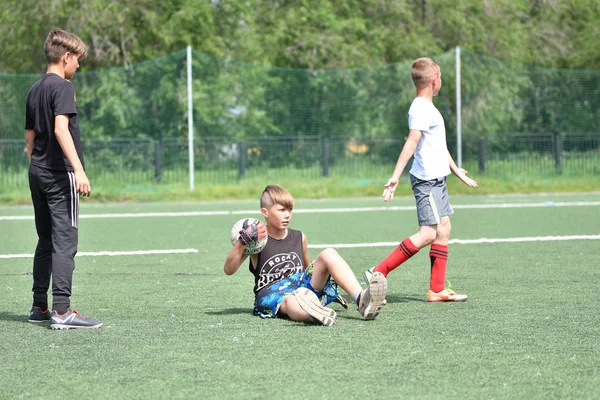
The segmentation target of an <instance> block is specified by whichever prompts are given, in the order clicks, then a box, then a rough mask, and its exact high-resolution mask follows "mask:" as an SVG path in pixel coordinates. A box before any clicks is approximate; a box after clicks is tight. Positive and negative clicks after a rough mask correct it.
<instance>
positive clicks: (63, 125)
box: [54, 114, 92, 196]
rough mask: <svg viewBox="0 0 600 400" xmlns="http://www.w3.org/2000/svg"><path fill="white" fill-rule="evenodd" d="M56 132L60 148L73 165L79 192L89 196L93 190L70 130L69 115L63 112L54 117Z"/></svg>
mask: <svg viewBox="0 0 600 400" xmlns="http://www.w3.org/2000/svg"><path fill="white" fill-rule="evenodd" d="M54 133H55V134H56V139H57V140H58V143H59V144H60V148H61V149H62V151H63V153H65V156H66V157H67V160H69V162H70V163H71V166H72V167H73V172H74V173H75V185H76V186H77V193H79V194H82V195H84V196H89V195H90V193H91V192H92V187H91V185H90V181H89V179H88V177H87V175H86V174H85V171H84V170H83V165H81V161H80V160H79V156H78V155H77V150H75V144H74V143H73V137H71V132H69V116H68V115H62V114H61V115H57V116H56V117H55V118H54Z"/></svg>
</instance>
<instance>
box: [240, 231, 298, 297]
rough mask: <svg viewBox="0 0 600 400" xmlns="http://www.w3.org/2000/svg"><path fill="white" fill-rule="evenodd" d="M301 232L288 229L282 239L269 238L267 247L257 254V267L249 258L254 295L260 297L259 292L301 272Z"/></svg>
mask: <svg viewBox="0 0 600 400" xmlns="http://www.w3.org/2000/svg"><path fill="white" fill-rule="evenodd" d="M302 254H303V252H302V231H299V230H296V229H291V228H288V232H287V236H286V237H285V238H284V239H274V238H272V237H270V236H269V240H268V241H267V245H266V246H265V248H264V249H262V251H261V252H260V253H258V259H257V263H256V264H257V265H253V264H252V258H250V264H249V265H248V267H249V270H250V272H251V273H252V274H254V294H255V295H257V297H260V294H259V293H260V291H261V290H264V289H266V288H268V287H269V286H270V285H272V284H273V283H275V282H278V281H280V280H282V279H284V278H287V277H289V276H291V275H294V274H296V273H298V272H302V271H303V270H304V268H305V267H306V266H304V265H302V260H303V258H302Z"/></svg>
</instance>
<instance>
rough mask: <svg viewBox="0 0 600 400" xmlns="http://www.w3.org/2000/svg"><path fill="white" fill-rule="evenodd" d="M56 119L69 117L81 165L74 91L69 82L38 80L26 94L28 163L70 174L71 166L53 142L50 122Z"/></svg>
mask: <svg viewBox="0 0 600 400" xmlns="http://www.w3.org/2000/svg"><path fill="white" fill-rule="evenodd" d="M57 115H66V116H68V117H69V132H70V133H71V137H72V138H73V143H74V144H75V150H76V151H77V155H78V156H79V161H81V165H84V163H83V154H82V152H81V139H80V136H79V126H78V125H77V105H76V104H75V88H74V86H73V84H72V83H71V82H70V81H68V80H66V79H63V78H61V77H60V76H58V75H56V74H53V73H49V74H46V75H44V76H43V77H41V78H40V79H39V80H38V81H37V82H36V83H35V84H34V85H33V86H32V87H31V89H29V93H28V94H27V111H26V117H25V129H31V130H33V131H34V132H35V139H34V142H33V152H32V153H31V163H32V164H33V165H37V166H38V167H42V168H46V169H51V170H58V171H65V170H67V171H73V167H72V166H71V163H70V162H69V160H68V159H67V157H66V156H65V153H64V152H63V151H62V148H61V147H60V144H59V143H58V140H57V139H56V134H55V126H54V121H55V119H54V118H55V117H56V116H57Z"/></svg>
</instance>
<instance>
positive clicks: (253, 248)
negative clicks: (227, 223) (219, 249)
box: [231, 218, 269, 256]
mask: <svg viewBox="0 0 600 400" xmlns="http://www.w3.org/2000/svg"><path fill="white" fill-rule="evenodd" d="M259 222H260V221H259V220H257V219H255V218H242V219H240V220H239V221H237V222H236V223H235V224H233V228H231V244H232V245H233V246H235V243H236V242H237V241H238V240H239V239H240V231H241V230H242V229H246V228H247V227H249V226H250V225H257V224H258V223H259ZM268 238H269V235H265V237H264V238H262V239H259V240H258V241H256V242H253V243H250V244H248V245H246V248H245V249H244V254H246V255H249V256H251V255H254V254H258V253H260V252H261V251H262V249H264V248H265V246H266V245H267V240H268Z"/></svg>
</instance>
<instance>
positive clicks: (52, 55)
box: [44, 28, 87, 64]
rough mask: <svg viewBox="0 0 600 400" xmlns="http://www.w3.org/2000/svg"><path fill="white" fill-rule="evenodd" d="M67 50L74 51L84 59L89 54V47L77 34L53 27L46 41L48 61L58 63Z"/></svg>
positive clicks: (45, 51)
mask: <svg viewBox="0 0 600 400" xmlns="http://www.w3.org/2000/svg"><path fill="white" fill-rule="evenodd" d="M66 52H70V53H73V54H75V55H76V56H77V57H78V58H79V59H80V60H83V59H85V57H86V56H87V47H86V46H85V44H84V43H83V41H82V40H81V39H79V37H78V36H77V35H74V34H73V33H71V32H67V31H63V30H62V29H60V28H54V29H52V30H51V31H50V33H48V37H47V38H46V41H45V42H44V55H45V56H46V62H47V63H48V64H56V63H58V61H59V60H60V58H61V57H62V55H63V54H65V53H66Z"/></svg>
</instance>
